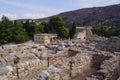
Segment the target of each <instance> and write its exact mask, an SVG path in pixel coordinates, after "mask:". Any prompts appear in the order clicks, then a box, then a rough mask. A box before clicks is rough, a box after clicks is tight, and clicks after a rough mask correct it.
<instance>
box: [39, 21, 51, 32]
mask: <svg viewBox="0 0 120 80" xmlns="http://www.w3.org/2000/svg"><path fill="white" fill-rule="evenodd" d="M40 26H42V27H43V28H44V33H49V32H50V30H49V23H48V22H42V23H41V24H40Z"/></svg>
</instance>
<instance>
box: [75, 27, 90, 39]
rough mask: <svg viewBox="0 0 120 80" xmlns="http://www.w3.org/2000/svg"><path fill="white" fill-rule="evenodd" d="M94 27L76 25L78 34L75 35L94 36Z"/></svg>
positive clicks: (79, 36)
mask: <svg viewBox="0 0 120 80" xmlns="http://www.w3.org/2000/svg"><path fill="white" fill-rule="evenodd" d="M91 29H92V27H90V26H85V27H79V26H78V27H76V34H75V36H74V38H75V39H87V38H89V37H91V36H92V31H91Z"/></svg>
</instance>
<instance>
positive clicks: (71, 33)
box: [69, 22, 76, 38]
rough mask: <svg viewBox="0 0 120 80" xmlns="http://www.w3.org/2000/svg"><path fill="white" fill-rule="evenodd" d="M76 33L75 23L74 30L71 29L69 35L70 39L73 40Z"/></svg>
mask: <svg viewBox="0 0 120 80" xmlns="http://www.w3.org/2000/svg"><path fill="white" fill-rule="evenodd" d="M75 33H76V24H75V23H74V22H73V24H72V28H71V30H70V33H69V36H70V38H73V36H74V35H75Z"/></svg>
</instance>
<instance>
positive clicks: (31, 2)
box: [0, 0, 120, 19]
mask: <svg viewBox="0 0 120 80" xmlns="http://www.w3.org/2000/svg"><path fill="white" fill-rule="evenodd" d="M112 4H120V0H0V18H1V17H2V15H5V16H7V17H9V18H10V19H22V18H42V17H47V16H51V15H55V14H59V13H61V12H66V11H71V10H76V9H81V8H88V7H97V6H106V5H112Z"/></svg>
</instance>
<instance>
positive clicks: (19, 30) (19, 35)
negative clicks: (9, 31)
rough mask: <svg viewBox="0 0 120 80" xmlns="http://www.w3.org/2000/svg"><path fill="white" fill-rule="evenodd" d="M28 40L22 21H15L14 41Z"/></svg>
mask: <svg viewBox="0 0 120 80" xmlns="http://www.w3.org/2000/svg"><path fill="white" fill-rule="evenodd" d="M27 40H28V35H27V32H26V31H25V29H24V28H23V23H22V22H18V23H17V22H14V30H13V42H15V43H21V42H25V41H27Z"/></svg>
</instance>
